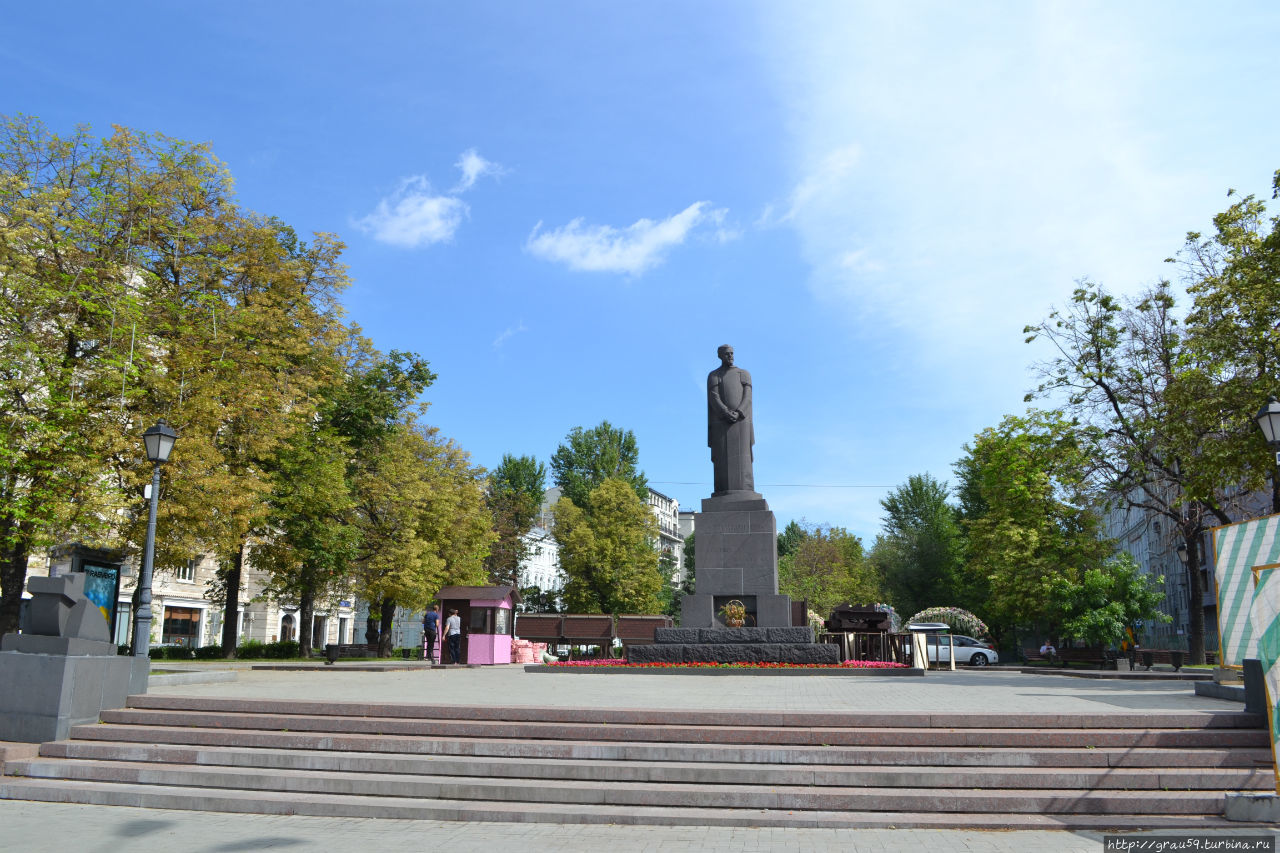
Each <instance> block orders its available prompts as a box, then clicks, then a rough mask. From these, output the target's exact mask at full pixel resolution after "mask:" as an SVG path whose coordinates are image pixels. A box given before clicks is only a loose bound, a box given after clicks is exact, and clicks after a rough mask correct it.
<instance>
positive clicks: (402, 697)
mask: <svg viewBox="0 0 1280 853" xmlns="http://www.w3.org/2000/svg"><path fill="white" fill-rule="evenodd" d="M151 692H152V693H155V694H160V695H175V696H177V695H182V696H224V697H247V698H263V699H308V700H321V701H323V700H331V701H336V702H338V701H360V702H405V703H431V704H462V705H483V704H503V705H531V706H560V707H575V706H587V707H612V708H659V709H669V710H670V711H671V712H672V715H673V719H674V720H678V719H679V713H680V711H681V710H724V709H743V710H761V711H765V710H777V711H842V710H843V711H881V712H884V711H894V710H901V711H930V712H947V711H956V712H964V711H999V712H1017V711H1026V712H1041V713H1043V712H1061V713H1080V712H1084V713H1096V714H1097V715H1099V717H1105V716H1106V715H1107V714H1111V713H1132V712H1135V711H1138V712H1142V711H1146V712H1150V713H1153V714H1160V713H1164V712H1188V711H1222V710H1228V711H1231V710H1240V709H1241V706H1240V705H1239V704H1238V703H1233V702H1227V701H1224V700H1218V699H1209V698H1203V697H1198V696H1196V695H1195V693H1194V690H1193V687H1192V684H1191V682H1186V681H1162V682H1140V681H1128V680H1114V681H1099V680H1086V679H1077V678H1066V677H1060V676H1053V675H1039V674H1034V675H1023V674H1019V673H1017V672H1014V671H1011V670H999V669H993V670H986V671H969V670H966V671H959V672H954V673H952V672H931V673H929V674H928V675H927V676H925V677H923V678H886V677H875V676H847V675H831V676H770V675H728V676H724V675H714V676H711V675H709V676H706V677H694V676H689V675H660V674H652V673H644V674H617V675H605V674H598V673H527V672H525V671H524V670H523V668H521V667H515V666H512V667H486V668H476V669H449V670H442V669H426V668H425V667H424V668H420V669H414V670H408V671H405V670H388V671H385V672H352V671H342V670H341V667H333V668H329V669H328V670H324V669H320V670H318V671H302V672H297V671H255V670H250V669H248V668H247V665H245V664H241V665H239V666H238V667H237V679H236V680H235V681H231V682H223V683H208V684H185V685H158V686H155V687H153V688H152V690H151ZM1256 833H1257V831H1256V830H1242V831H1241V833H1239V834H1256ZM1159 834H1160V835H1166V836H1167V835H1169V834H1170V833H1169V832H1168V831H1164V832H1161V833H1159ZM1205 834H1206V835H1211V836H1214V837H1217V838H1222V837H1229V836H1231V835H1232V833H1229V832H1227V833H1224V832H1222V831H1211V832H1206V833H1205ZM418 848H425V849H443V850H446V851H448V853H464V851H472V850H475V851H488V853H492V851H494V850H507V851H513V853H514V851H543V850H545V851H607V853H631V851H636V853H640V851H645V853H647V852H648V851H668V850H670V851H675V850H697V851H721V850H723V851H738V850H746V851H752V850H762V851H763V850H768V851H774V850H777V851H791V850H794V851H810V850H815V851H826V850H831V851H842V853H850V851H934V850H937V851H950V850H956V851H992V852H993V853H995V851H1010V853H1012V851H1041V850H1043V851H1091V853H1093V851H1101V850H1102V849H1103V842H1102V836H1101V835H1100V834H1098V833H1094V832H1067V831H1041V830H1037V831H1025V832H1022V831H1018V832H976V831H963V830H933V829H907V830H887V829H874V830H856V831H855V830H822V829H772V828H770V829H754V828H751V827H742V828H736V829H732V830H725V829H723V828H704V827H655V826H590V825H576V824H574V825H554V824H514V823H448V822H437V821H404V820H367V819H358V818H323V817H281V816H274V815H243V814H219V813H208V812H177V811H161V810H151V809H134V808H120V807H107V806H79V805H69V804H59V803H34V802H14V801H0V850H3V851H6V853H7V851H23V853H27V851H31V853H39V851H50V853H65V851H67V850H78V851H86V852H87V853H96V851H103V853H107V851H113V852H114V851H132V850H165V849H182V850H183V851H184V853H203V851H209V853H232V851H257V850H298V851H312V850H316V851H344V853H345V851H366V850H377V851H383V850H413V849H418ZM1202 849H1203V848H1202Z"/></svg>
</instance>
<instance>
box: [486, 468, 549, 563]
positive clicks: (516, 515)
mask: <svg viewBox="0 0 1280 853" xmlns="http://www.w3.org/2000/svg"><path fill="white" fill-rule="evenodd" d="M546 482H547V469H546V466H545V465H543V464H542V463H541V462H539V461H537V460H536V459H534V458H533V457H532V456H512V455H511V454H509V453H508V454H503V457H502V461H501V462H500V463H499V464H498V467H497V468H495V469H493V471H492V472H490V474H489V478H488V481H487V483H486V485H485V501H486V502H487V504H488V506H489V511H490V512H491V513H492V514H493V528H494V532H495V533H496V535H497V538H496V539H495V540H494V543H493V548H492V550H491V551H490V553H489V557H488V558H487V559H486V561H485V567H486V569H487V570H488V573H489V580H490V581H491V582H492V583H495V584H506V585H517V584H518V582H519V577H518V575H519V570H520V563H521V561H523V560H524V559H525V557H526V556H528V551H529V545H528V539H527V538H526V536H527V534H528V533H529V530H530V528H531V527H532V526H533V522H534V519H536V518H537V517H538V508H539V506H541V503H542V493H543V491H544V490H545V489H546Z"/></svg>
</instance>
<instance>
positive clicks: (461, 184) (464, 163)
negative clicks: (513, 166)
mask: <svg viewBox="0 0 1280 853" xmlns="http://www.w3.org/2000/svg"><path fill="white" fill-rule="evenodd" d="M454 166H456V167H457V168H458V170H459V171H461V172H462V178H461V180H459V181H458V184H457V186H455V187H454V188H453V189H452V190H451V192H453V193H455V194H456V193H461V192H466V191H467V190H469V189H471V187H472V186H474V185H475V182H476V181H478V180H479V179H480V178H482V177H484V176H485V175H492V176H494V177H495V178H496V177H500V176H502V175H505V174H506V173H507V170H506V169H504V168H502V166H501V165H499V164H498V163H494V162H493V161H492V160H486V159H484V158H483V157H481V156H480V153H479V152H478V151H476V149H474V148H468V149H467V150H466V151H463V152H462V155H461V156H459V157H458V162H457V163H454Z"/></svg>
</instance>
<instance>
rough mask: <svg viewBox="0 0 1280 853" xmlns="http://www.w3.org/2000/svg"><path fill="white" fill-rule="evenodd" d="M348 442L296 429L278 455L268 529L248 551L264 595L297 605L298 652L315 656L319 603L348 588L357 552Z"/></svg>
mask: <svg viewBox="0 0 1280 853" xmlns="http://www.w3.org/2000/svg"><path fill="white" fill-rule="evenodd" d="M347 453H348V448H347V445H346V442H344V441H342V440H341V439H340V438H339V437H337V436H335V435H334V434H333V433H332V432H331V431H330V430H328V429H318V430H315V431H313V432H299V433H298V434H297V435H296V436H294V438H293V439H292V440H291V441H290V442H289V443H288V445H287V446H286V447H284V448H282V449H281V451H280V452H279V453H278V454H277V457H276V461H275V464H274V465H273V471H272V489H271V492H270V497H269V505H270V511H269V515H268V529H269V530H270V532H271V535H269V536H266V537H264V538H263V540H262V541H261V543H259V544H258V545H257V546H256V547H255V548H254V549H253V551H252V552H251V563H252V565H253V567H254V568H255V569H260V570H262V571H264V572H265V573H266V577H267V582H266V593H267V594H268V595H270V596H271V597H272V598H274V599H276V600H283V601H288V602H292V603H295V604H297V605H298V616H299V625H300V626H301V630H300V631H299V632H298V641H299V648H300V652H301V654H302V655H303V656H304V657H305V656H307V655H308V654H309V653H310V651H311V639H312V638H311V630H310V625H311V624H312V620H313V617H314V615H315V605H316V602H317V600H323V599H324V598H325V597H326V596H329V595H333V594H336V593H338V592H340V591H342V590H343V589H344V588H345V584H346V580H347V577H348V574H349V572H350V568H351V561H352V560H353V559H354V558H355V555H356V551H357V548H358V547H359V530H358V528H357V527H356V526H355V524H354V523H353V521H354V519H353V510H354V508H355V499H354V497H353V495H352V494H351V489H350V483H349V481H348V479H347V470H346V469H347Z"/></svg>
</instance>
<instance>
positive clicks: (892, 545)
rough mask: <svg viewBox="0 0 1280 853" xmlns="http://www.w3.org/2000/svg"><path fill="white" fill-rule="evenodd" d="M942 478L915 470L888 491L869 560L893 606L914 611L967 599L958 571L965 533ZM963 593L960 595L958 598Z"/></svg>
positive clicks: (882, 503)
mask: <svg viewBox="0 0 1280 853" xmlns="http://www.w3.org/2000/svg"><path fill="white" fill-rule="evenodd" d="M949 496H950V492H949V490H948V488H947V485H946V483H942V482H939V481H938V480H936V479H934V478H933V477H932V476H930V475H929V474H913V475H912V476H910V477H908V478H907V482H906V483H904V484H903V485H901V486H898V487H897V488H896V489H894V490H893V491H891V492H890V493H889V494H888V495H886V496H885V497H884V498H883V499H882V500H881V501H880V505H881V507H883V509H884V511H885V515H884V518H883V523H882V527H881V529H882V531H883V532H882V533H881V535H880V536H878V537H876V542H875V545H874V546H873V547H872V551H871V561H872V563H874V564H875V566H876V569H877V570H878V572H879V573H880V575H881V576H882V577H883V578H884V584H885V591H886V593H887V594H888V596H889V600H890V601H891V602H892V603H893V605H894V607H895V608H896V609H898V610H901V611H902V612H904V613H914V612H916V611H918V610H922V609H924V608H925V607H930V606H934V605H939V604H941V603H943V602H954V603H964V604H969V603H970V602H969V601H968V600H967V596H963V595H962V590H964V589H965V587H966V584H965V583H964V580H963V577H962V576H961V572H960V563H961V559H962V551H963V541H962V540H963V536H962V534H961V530H960V524H959V521H958V519H957V514H956V510H955V509H954V508H953V507H952V506H951V505H950V504H949V503H948V502H947V499H948V497H949ZM962 599H964V600H962Z"/></svg>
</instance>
